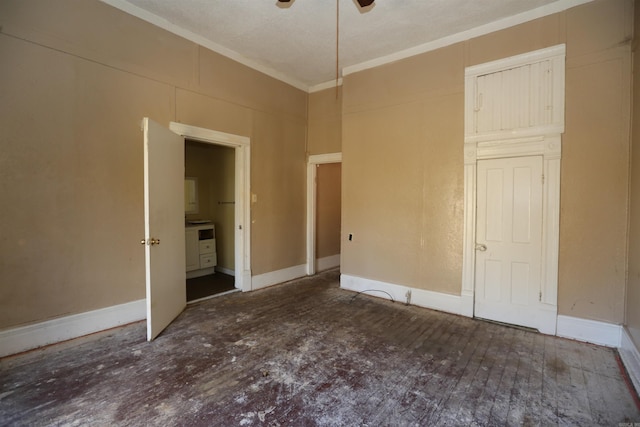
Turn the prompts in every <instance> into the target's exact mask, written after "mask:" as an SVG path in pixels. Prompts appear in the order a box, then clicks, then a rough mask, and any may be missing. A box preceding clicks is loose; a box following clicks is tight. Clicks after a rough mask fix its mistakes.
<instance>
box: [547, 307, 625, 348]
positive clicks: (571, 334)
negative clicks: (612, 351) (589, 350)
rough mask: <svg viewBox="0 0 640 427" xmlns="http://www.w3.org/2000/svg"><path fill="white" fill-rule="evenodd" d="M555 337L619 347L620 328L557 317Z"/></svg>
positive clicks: (604, 323)
mask: <svg viewBox="0 0 640 427" xmlns="http://www.w3.org/2000/svg"><path fill="white" fill-rule="evenodd" d="M556 335H557V336H559V337H564V338H571V339H574V340H578V341H585V342H590V343H593V344H598V345H604V346H607V347H616V348H617V347H620V343H621V339H622V326H621V325H614V324H613V323H606V322H598V321H595V320H588V319H580V318H577V317H571V316H563V315H558V327H557V331H556Z"/></svg>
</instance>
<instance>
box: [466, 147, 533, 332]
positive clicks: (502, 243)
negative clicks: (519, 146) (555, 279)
mask: <svg viewBox="0 0 640 427" xmlns="http://www.w3.org/2000/svg"><path fill="white" fill-rule="evenodd" d="M542 176H543V175H542V157H541V156H531V157H516V158H505V159H492V160H481V161H478V178H477V183H478V188H477V223H476V227H477V228H476V274H475V277H476V292H475V315H476V317H481V318H485V319H491V320H496V321H500V322H505V323H512V324H518V325H521V326H528V327H533V328H535V327H537V326H538V325H537V317H538V304H539V298H540V296H541V267H542Z"/></svg>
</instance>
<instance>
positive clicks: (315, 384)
mask: <svg viewBox="0 0 640 427" xmlns="http://www.w3.org/2000/svg"><path fill="white" fill-rule="evenodd" d="M338 277H339V273H338V272H337V271H331V272H327V273H323V274H321V275H318V276H316V277H312V278H305V279H301V280H298V281H295V282H291V283H288V284H284V285H280V286H275V287H272V288H269V289H264V290H260V291H256V292H250V293H231V294H227V295H223V296H220V297H218V298H213V299H208V300H205V301H202V302H199V303H195V304H193V305H190V306H189V307H188V308H187V309H186V310H185V311H184V313H182V314H181V315H180V316H179V317H178V319H177V320H176V321H175V322H174V323H173V324H171V325H170V326H169V327H168V328H167V329H166V330H165V331H164V332H163V333H162V334H161V335H160V336H159V337H158V338H157V339H156V340H155V341H153V342H146V341H145V324H144V323H141V322H140V323H136V324H133V325H129V326H127V327H124V328H120V329H117V330H113V331H110V332H109V333H103V334H101V335H96V336H93V337H88V338H82V339H79V340H75V341H73V342H68V343H65V344H61V345H55V346H51V347H48V348H46V349H42V350H37V351H32V352H29V353H26V354H23V355H20V356H14V357H10V358H5V359H2V360H0V424H1V425H10V426H44V425H47V426H49V425H91V426H114V425H116V426H118V425H127V426H234V425H235V426H252V425H255V426H263V425H264V426H365V425H367V426H388V425H390V426H409V425H412V426H413V425H419V426H440V425H451V426H466V425H479V426H501V425H514V426H515V425H543V426H548V425H571V426H580V425H583V426H593V425H607V426H618V423H621V422H640V412H639V410H638V408H637V407H636V406H635V404H634V401H633V397H632V394H631V393H630V391H629V389H628V388H627V386H626V384H625V382H624V380H623V377H622V374H621V371H620V368H619V366H618V364H617V361H616V351H615V350H612V349H608V348H605V347H599V346H595V345H590V344H584V343H579V342H574V341H570V340H566V339H561V338H556V337H551V336H545V335H541V334H537V333H534V332H530V331H526V330H522V329H516V328H511V327H506V326H502V325H497V324H493V323H488V322H483V321H478V320H473V319H469V318H465V317H460V316H455V315H449V314H444V313H440V312H436V311H431V310H426V309H422V308H418V307H414V306H405V305H404V304H402V303H398V302H395V303H393V302H391V301H387V300H382V299H377V298H375V297H372V296H368V295H364V294H360V295H357V296H356V294H354V293H352V292H348V291H344V290H341V289H339V286H338ZM354 296H355V297H354Z"/></svg>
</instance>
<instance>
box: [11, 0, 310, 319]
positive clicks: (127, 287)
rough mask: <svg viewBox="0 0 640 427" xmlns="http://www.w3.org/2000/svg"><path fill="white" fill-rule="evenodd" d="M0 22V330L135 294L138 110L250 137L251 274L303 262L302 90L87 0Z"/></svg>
mask: <svg viewBox="0 0 640 427" xmlns="http://www.w3.org/2000/svg"><path fill="white" fill-rule="evenodd" d="M69 11H73V13H69ZM0 27H1V28H2V32H1V34H0V58H2V63H3V66H2V67H0V79H1V81H2V96H1V97H0V129H2V132H0V151H1V152H2V156H0V198H1V199H2V204H3V208H2V209H0V253H1V257H0V284H1V285H0V301H1V303H0V304H1V307H0V329H3V328H8V327H12V326H17V325H21V324H27V323H32V322H36V321H43V320H47V319H51V318H54V317H58V316H63V315H69V314H74V313H79V312H84V311H88V310H93V309H97V308H101V307H107V306H111V305H115V304H120V303H125V302H128V301H133V300H138V299H141V298H144V296H145V290H144V259H143V250H142V247H141V246H140V244H139V241H140V237H141V236H142V235H143V234H144V227H143V202H142V196H143V176H142V175H143V158H142V133H141V132H140V121H141V119H142V117H145V116H148V117H150V118H152V119H153V120H155V121H157V122H159V123H161V124H164V125H166V126H168V124H169V122H170V121H178V122H183V123H187V124H190V125H195V126H201V127H205V128H210V129H214V130H219V131H223V132H230V133H235V134H239V135H245V136H249V137H250V138H251V153H252V155H251V164H252V168H251V188H252V192H254V193H255V194H256V195H257V203H255V204H254V205H253V206H252V213H251V215H252V230H251V231H252V241H251V255H252V273H253V274H254V275H256V274H261V273H266V272H270V271H274V270H279V269H282V268H286V267H291V266H295V265H300V264H303V263H304V259H305V254H304V247H305V227H304V221H305V203H304V197H305V166H304V165H305V141H306V122H307V117H306V114H307V94H306V93H304V92H303V91H300V90H298V89H295V88H292V87H290V86H288V85H286V84H284V83H282V82H279V81H277V80H274V79H272V78H270V77H267V76H265V75H263V74H260V73H258V72H256V71H254V70H251V69H249V68H246V67H244V66H241V65H239V64H237V63H235V62H233V61H231V60H229V59H227V58H224V57H222V56H220V55H218V54H216V53H213V52H210V51H208V50H206V49H203V48H201V47H199V46H197V45H195V44H194V43H191V42H188V41H186V40H184V39H181V38H180V37H177V36H175V35H172V34H170V33H168V32H166V31H163V30H161V29H158V28H156V27H154V26H152V25H150V24H148V23H145V22H143V21H141V20H139V19H137V18H134V17H132V16H129V15H127V14H125V13H123V12H121V11H118V10H116V9H114V8H112V7H110V6H108V5H105V4H103V3H101V2H99V1H97V0H60V1H56V2H50V1H48V0H29V1H21V0H5V1H2V2H0Z"/></svg>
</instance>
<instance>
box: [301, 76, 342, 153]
mask: <svg viewBox="0 0 640 427" xmlns="http://www.w3.org/2000/svg"><path fill="white" fill-rule="evenodd" d="M307 146H308V147H307V152H308V154H310V155H314V154H327V153H340V152H341V151H342V87H339V88H338V90H337V91H336V89H335V88H331V89H325V90H322V91H319V92H313V93H310V94H309V130H308V135H307Z"/></svg>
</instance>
